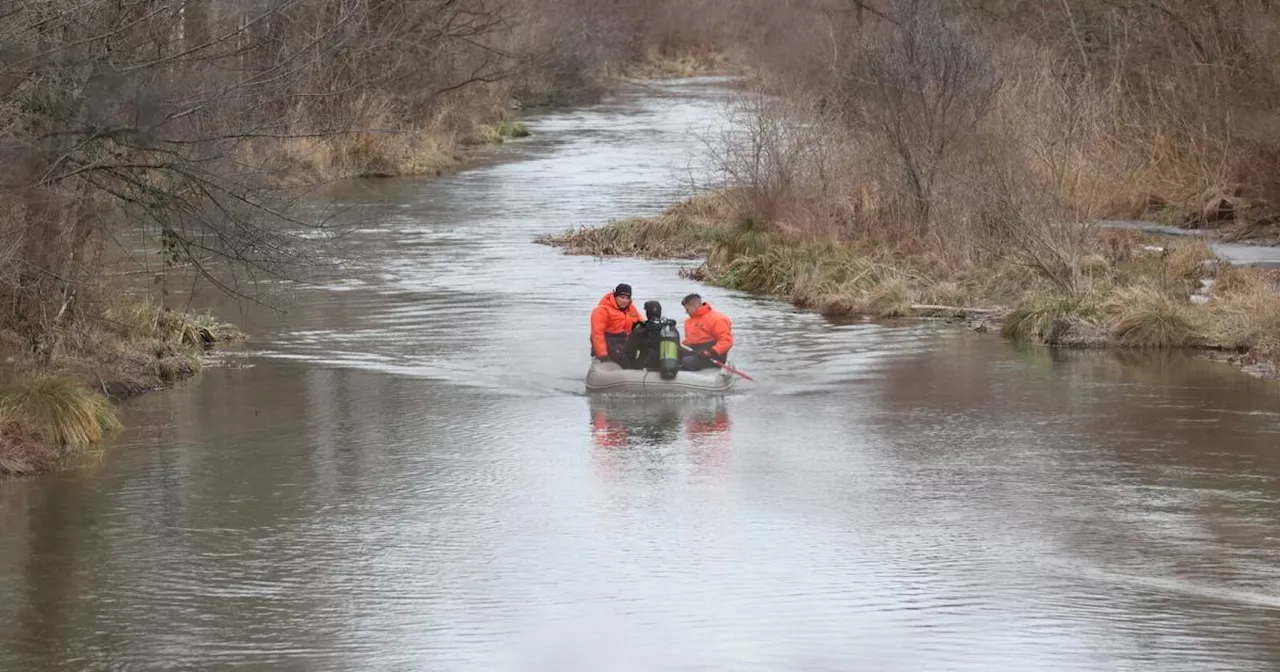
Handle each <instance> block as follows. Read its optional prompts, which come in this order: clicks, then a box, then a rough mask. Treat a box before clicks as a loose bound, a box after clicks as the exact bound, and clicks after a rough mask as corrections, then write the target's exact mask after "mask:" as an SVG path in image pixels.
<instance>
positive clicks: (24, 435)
mask: <svg viewBox="0 0 1280 672" xmlns="http://www.w3.org/2000/svg"><path fill="white" fill-rule="evenodd" d="M98 305H100V306H102V307H103V309H102V311H101V313H100V314H97V315H92V316H86V317H85V319H82V320H80V321H78V322H75V323H73V324H68V325H66V326H65V327H64V328H63V329H61V330H59V331H57V332H56V333H54V334H53V335H52V336H53V337H52V338H51V339H50V340H49V342H48V343H47V345H45V346H44V347H43V348H42V349H41V350H39V351H33V350H32V349H31V348H30V347H29V345H28V344H27V342H26V341H24V340H23V339H22V338H20V337H18V336H17V334H15V333H13V332H11V331H0V359H3V361H4V362H5V364H4V366H3V368H0V426H3V430H4V432H3V435H0V476H3V475H5V474H11V475H21V474H28V473H36V472H39V471H44V470H47V469H52V468H56V467H57V466H58V465H60V464H61V463H62V462H63V461H64V460H65V459H66V458H68V457H71V456H73V455H75V454H77V453H78V451H79V450H80V449H83V448H84V447H86V446H89V445H93V444H96V443H98V442H100V441H101V440H102V439H104V438H105V437H106V436H107V435H108V434H110V433H111V432H112V431H114V430H115V429H118V428H119V422H118V420H117V419H116V416H115V411H114V408H113V406H112V401H113V400H119V399H122V398H125V397H128V396H130V395H132V394H136V393H138V392H141V391H144V390H150V389H156V388H160V387H165V386H167V385H170V384H172V383H173V382H175V381H178V380H181V379H183V378H186V377H188V376H191V375H193V374H195V373H198V372H199V371H200V370H201V368H202V360H201V354H202V353H203V352H204V351H205V350H207V349H209V348H211V347H215V346H216V345H218V344H222V343H229V342H235V341H238V340H241V339H243V338H244V334H243V333H242V332H240V330H238V329H236V328H235V327H234V326H232V325H229V324H226V323H224V322H221V321H219V320H217V319H215V318H214V317H213V316H212V315H209V314H202V315H201V314H189V313H181V312H176V311H171V310H167V309H165V308H163V307H161V306H160V305H159V304H157V303H155V302H154V301H151V300H145V299H144V300H131V299H127V298H115V299H106V298H103V299H101V303H99V304H98Z"/></svg>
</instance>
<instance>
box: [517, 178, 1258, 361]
mask: <svg viewBox="0 0 1280 672" xmlns="http://www.w3.org/2000/svg"><path fill="white" fill-rule="evenodd" d="M748 209H749V208H745V207H744V206H743V205H742V203H741V201H740V199H739V198H737V197H735V196H734V195H733V194H706V195H702V196H699V197H697V198H694V199H692V200H690V201H687V202H684V203H681V204H679V205H676V206H674V207H672V208H670V209H669V210H667V211H666V212H664V213H662V214H661V215H659V216H656V217H651V218H635V219H628V220H622V221H615V222H611V223H609V224H607V225H605V226H602V227H598V228H582V229H576V230H570V231H566V232H564V233H562V234H560V235H557V236H549V237H545V238H542V239H539V241H538V242H541V243H543V244H548V245H554V246H557V247H561V248H563V249H564V250H565V251H566V252H567V253H570V254H587V255H599V256H615V255H626V256H637V257H647V258H666V259H691V258H702V259H703V261H702V262H701V263H700V264H699V265H698V266H696V267H694V268H691V269H688V270H687V271H685V272H686V274H687V275H689V276H690V277H693V278H695V279H698V280H701V281H703V282H706V283H708V284H711V285H715V286H719V287H725V288H730V289H736V290H742V291H748V292H754V293H759V294H764V295H768V296H773V297H777V298H782V299H785V300H789V301H791V302H792V303H794V304H795V305H797V306H800V307H805V308H811V309H814V310H817V311H820V312H821V313H823V314H825V315H829V316H839V317H870V318H889V317H955V318H970V319H973V320H974V321H975V325H978V326H980V328H992V329H998V330H999V331H1000V332H1001V333H1003V334H1004V335H1005V336H1007V337H1009V338H1012V339H1016V340H1019V341H1026V342H1035V343H1043V344H1048V345H1053V346H1060V347H1119V348H1197V349H1206V350H1218V351H1225V352H1231V353H1236V354H1237V355H1240V357H1241V359H1242V361H1246V362H1247V361H1255V360H1264V361H1275V360H1278V359H1280V293H1278V292H1280V284H1278V283H1280V276H1278V275H1277V274H1276V273H1275V272H1268V271H1263V270H1258V269H1253V268H1248V267H1240V266H1234V265H1232V264H1229V263H1227V262H1226V261H1224V260H1222V259H1219V258H1217V257H1216V256H1215V255H1214V254H1213V253H1212V251H1211V250H1210V249H1209V248H1208V247H1207V246H1206V245H1205V244H1204V243H1202V242H1200V241H1194V240H1175V241H1169V240H1167V239H1157V238H1155V237H1153V236H1148V235H1144V234H1141V233H1138V232H1131V231H1114V230H1102V229H1089V228H1084V229H1081V230H1080V231H1079V232H1078V233H1075V234H1072V235H1073V237H1074V238H1075V239H1076V242H1077V244H1078V248H1077V250H1076V252H1075V253H1074V254H1073V255H1072V257H1071V258H1070V259H1065V260H1063V263H1064V266H1063V267H1062V268H1050V267H1048V265H1047V264H1046V263H1044V262H1043V261H1040V260H1037V259H1033V258H1030V257H1027V256H1024V255H1020V254H1018V253H1017V252H1016V248H1015V247H1012V246H1008V247H1001V246H994V245H993V246H986V247H985V248H984V249H987V250H998V252H996V251H989V252H985V253H984V252H980V251H977V250H974V249H970V250H964V251H963V253H957V254H946V253H944V252H940V251H936V249H934V248H930V247H928V246H924V247H919V248H915V249H913V248H912V247H911V246H891V245H886V244H883V243H882V242H872V241H870V240H863V241H861V242H859V241H858V240H850V239H843V238H840V237H838V236H832V235H824V236H818V235H815V234H812V233H806V232H803V231H798V230H788V229H786V228H784V227H781V226H778V225H771V224H767V223H761V222H758V221H756V220H753V219H751V218H749V217H746V216H744V215H742V214H741V213H742V212H744V211H746V210H748Z"/></svg>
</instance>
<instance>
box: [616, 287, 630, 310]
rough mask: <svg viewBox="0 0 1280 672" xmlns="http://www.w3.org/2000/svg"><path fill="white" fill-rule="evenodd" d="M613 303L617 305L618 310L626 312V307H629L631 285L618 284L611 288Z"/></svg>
mask: <svg viewBox="0 0 1280 672" xmlns="http://www.w3.org/2000/svg"><path fill="white" fill-rule="evenodd" d="M613 301H614V303H616V304H618V308H619V309H620V310H626V309H627V306H629V305H631V285H628V284H627V283H625V282H621V283H618V286H617V287H614V288H613Z"/></svg>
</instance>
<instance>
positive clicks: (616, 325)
mask: <svg viewBox="0 0 1280 672" xmlns="http://www.w3.org/2000/svg"><path fill="white" fill-rule="evenodd" d="M640 321H641V318H640V311H638V310H636V304H635V302H632V303H631V305H629V306H627V310H626V312H623V311H622V310H621V309H619V308H618V302H617V301H614V299H613V292H609V293H608V294H605V295H604V297H602V298H601V299H600V303H597V304H596V307H595V308H594V309H592V310H591V351H592V352H593V353H595V354H596V355H597V356H599V357H607V356H608V355H609V346H608V345H606V344H605V340H604V335H605V334H623V335H626V334H630V333H631V328H632V327H634V326H635V324H636V322H640Z"/></svg>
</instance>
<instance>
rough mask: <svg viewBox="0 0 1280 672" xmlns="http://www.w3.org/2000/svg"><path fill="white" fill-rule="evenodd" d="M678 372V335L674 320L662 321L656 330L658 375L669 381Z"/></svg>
mask: <svg viewBox="0 0 1280 672" xmlns="http://www.w3.org/2000/svg"><path fill="white" fill-rule="evenodd" d="M679 371H680V333H679V332H677V331H676V321H675V320H670V319H667V320H663V321H662V327H661V328H660V329H658V375H660V376H662V379H663V380H671V379H672V378H675V377H676V373H677V372H679Z"/></svg>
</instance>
